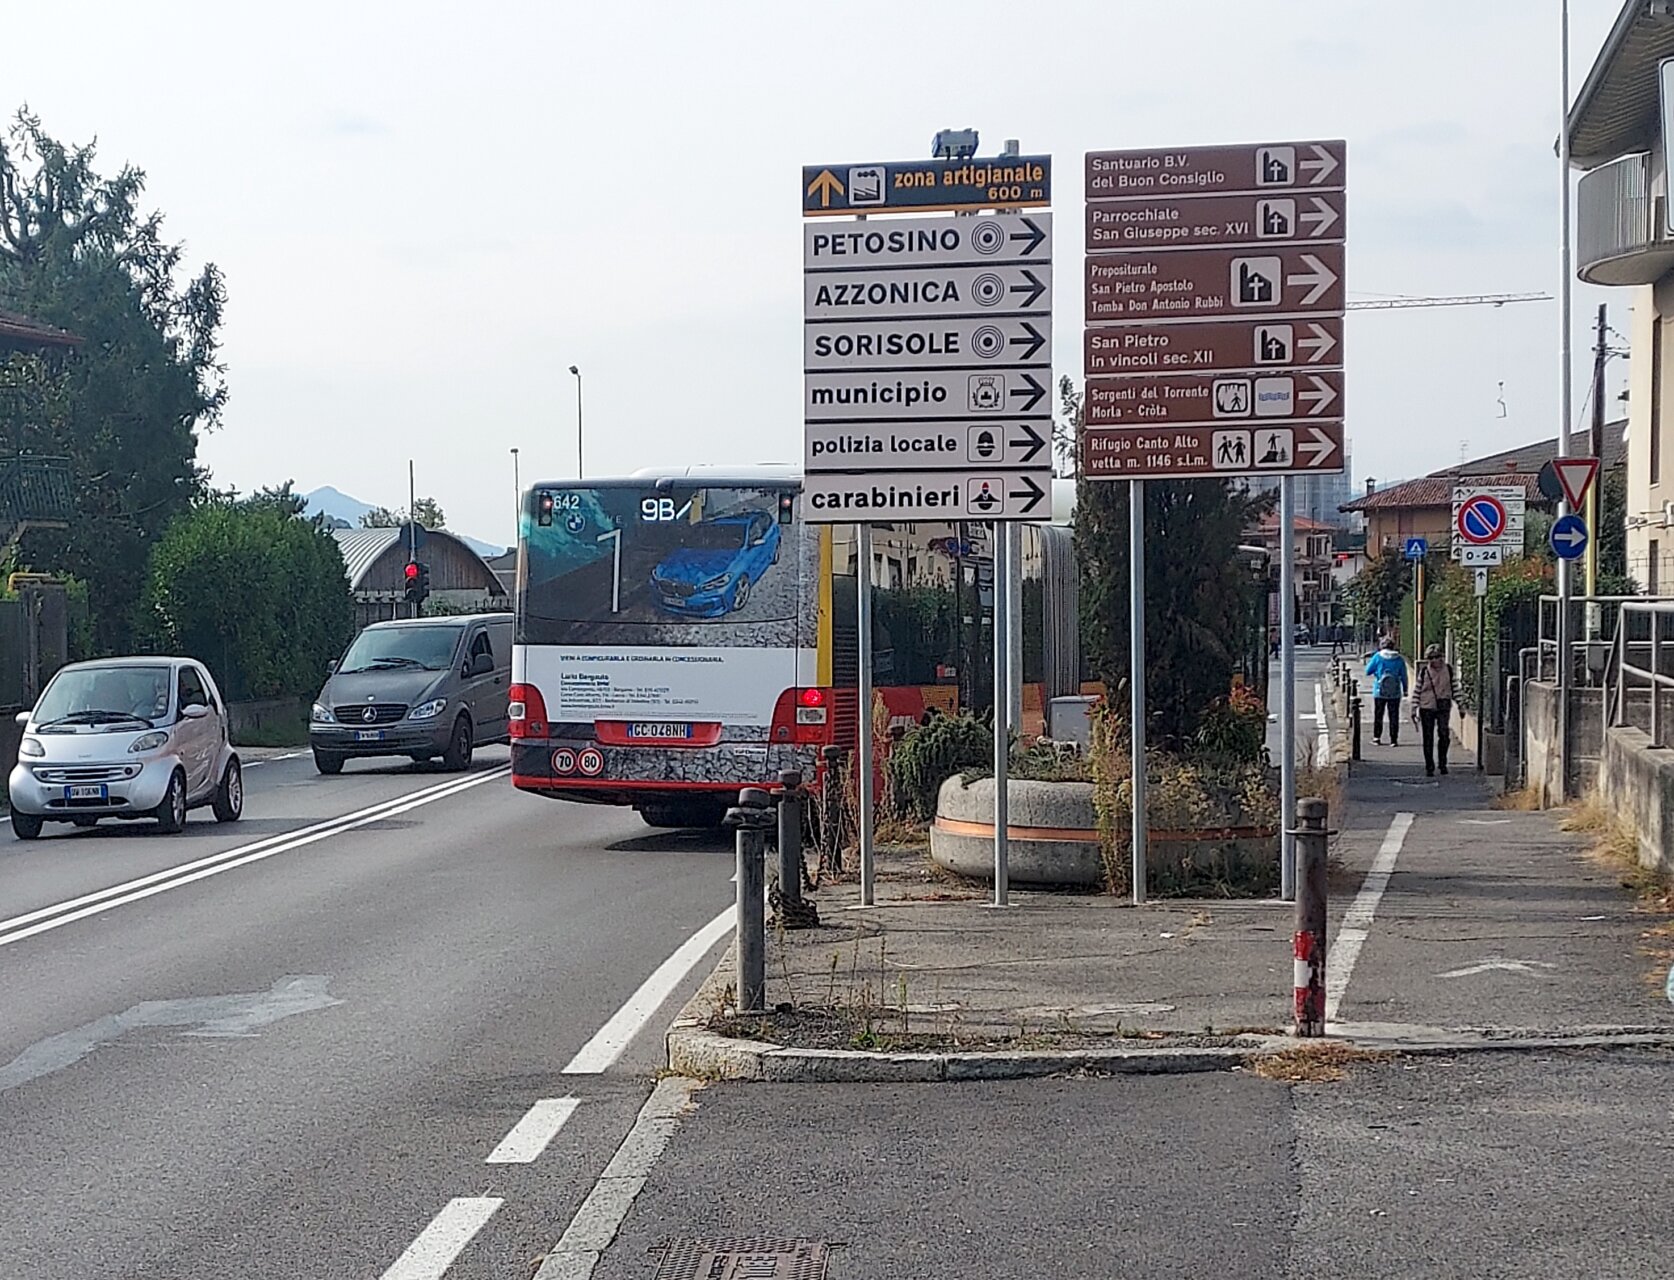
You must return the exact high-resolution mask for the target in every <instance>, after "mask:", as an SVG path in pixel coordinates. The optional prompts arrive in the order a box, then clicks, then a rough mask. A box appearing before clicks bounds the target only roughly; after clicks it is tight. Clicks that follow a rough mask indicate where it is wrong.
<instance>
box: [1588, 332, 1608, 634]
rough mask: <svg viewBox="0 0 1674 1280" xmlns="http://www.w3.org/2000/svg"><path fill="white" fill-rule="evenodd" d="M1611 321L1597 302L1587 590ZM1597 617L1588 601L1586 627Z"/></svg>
mask: <svg viewBox="0 0 1674 1280" xmlns="http://www.w3.org/2000/svg"><path fill="white" fill-rule="evenodd" d="M1609 332H1610V323H1609V319H1608V306H1607V304H1605V303H1603V302H1601V303H1599V304H1598V337H1597V340H1596V341H1595V342H1594V343H1593V449H1592V453H1593V457H1595V458H1597V459H1598V460H1599V464H1598V465H1599V472H1598V475H1597V476H1595V477H1594V479H1593V483H1592V484H1590V485H1588V486H1587V534H1588V537H1587V594H1588V595H1589V596H1596V595H1597V594H1598V515H1599V497H1598V495H1599V490H1600V489H1601V488H1603V483H1602V479H1601V477H1602V476H1603V475H1604V366H1605V363H1606V362H1607V361H1608V360H1609V359H1610V347H1609ZM1596 619H1597V606H1595V605H1588V607H1587V622H1588V629H1589V631H1590V630H1592V624H1593V623H1594V622H1595V621H1596Z"/></svg>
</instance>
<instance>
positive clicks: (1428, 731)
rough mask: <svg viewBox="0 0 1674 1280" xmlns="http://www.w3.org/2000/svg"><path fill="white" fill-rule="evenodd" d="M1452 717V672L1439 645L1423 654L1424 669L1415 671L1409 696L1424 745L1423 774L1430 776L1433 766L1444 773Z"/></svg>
mask: <svg viewBox="0 0 1674 1280" xmlns="http://www.w3.org/2000/svg"><path fill="white" fill-rule="evenodd" d="M1452 715H1453V668H1452V667H1450V666H1449V665H1448V664H1447V660H1446V659H1445V658H1443V657H1442V649H1441V646H1440V645H1439V644H1433V645H1431V646H1430V647H1429V648H1428V649H1426V650H1425V651H1424V665H1423V666H1421V667H1419V668H1418V687H1417V688H1416V689H1414V690H1413V695H1412V718H1413V720H1414V722H1415V723H1417V724H1418V726H1419V740H1420V741H1421V742H1422V743H1423V744H1424V773H1425V775H1426V776H1433V775H1434V774H1435V772H1436V766H1437V765H1438V764H1439V765H1440V766H1441V771H1442V772H1443V773H1444V774H1445V773H1446V772H1447V747H1448V743H1449V742H1451V741H1452V737H1453V735H1452V734H1451V733H1450V732H1449V731H1448V723H1447V722H1448V720H1449V719H1450V718H1451V717H1452Z"/></svg>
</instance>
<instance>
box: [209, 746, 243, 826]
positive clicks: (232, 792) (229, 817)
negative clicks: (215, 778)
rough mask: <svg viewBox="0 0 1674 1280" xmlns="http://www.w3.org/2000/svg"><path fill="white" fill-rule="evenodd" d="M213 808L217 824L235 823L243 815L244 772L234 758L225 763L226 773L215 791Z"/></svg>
mask: <svg viewBox="0 0 1674 1280" xmlns="http://www.w3.org/2000/svg"><path fill="white" fill-rule="evenodd" d="M214 808H215V821H217V822H237V821H238V820H239V818H240V817H242V816H243V814H244V770H243V769H242V768H240V767H239V764H238V760H237V758H236V757H235V758H234V759H231V760H229V761H227V771H226V773H224V774H222V775H221V785H220V786H219V787H217V788H216V789H215V805H214Z"/></svg>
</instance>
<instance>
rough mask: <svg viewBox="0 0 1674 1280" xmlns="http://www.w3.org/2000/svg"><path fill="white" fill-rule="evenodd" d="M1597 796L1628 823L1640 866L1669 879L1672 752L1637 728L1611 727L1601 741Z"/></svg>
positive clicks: (1672, 865) (1673, 871)
mask: <svg viewBox="0 0 1674 1280" xmlns="http://www.w3.org/2000/svg"><path fill="white" fill-rule="evenodd" d="M1599 796H1600V798H1601V799H1602V800H1603V801H1604V804H1605V807H1606V808H1608V809H1609V810H1611V811H1612V812H1613V813H1616V814H1618V815H1620V816H1621V817H1623V818H1625V819H1626V820H1627V821H1629V822H1631V823H1632V824H1633V828H1634V830H1635V832H1636V833H1637V834H1638V836H1639V862H1640V865H1641V866H1645V867H1651V868H1653V869H1656V870H1659V871H1661V872H1662V873H1663V874H1665V875H1674V751H1671V750H1669V749H1668V748H1666V747H1664V748H1662V749H1660V750H1659V749H1657V748H1654V747H1652V746H1651V739H1650V736H1649V735H1648V734H1646V733H1644V732H1642V731H1641V730H1639V729H1612V730H1610V731H1609V733H1607V734H1606V735H1605V738H1604V760H1603V767H1602V768H1601V769H1600V770H1599Z"/></svg>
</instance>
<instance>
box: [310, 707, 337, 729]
mask: <svg viewBox="0 0 1674 1280" xmlns="http://www.w3.org/2000/svg"><path fill="white" fill-rule="evenodd" d="M308 718H309V719H310V720H312V721H313V722H314V723H315V724H336V723H337V717H336V716H334V715H332V714H331V708H330V707H322V706H321V705H320V704H319V703H317V702H316V703H315V704H314V709H313V710H312V711H310V712H309V713H308Z"/></svg>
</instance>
